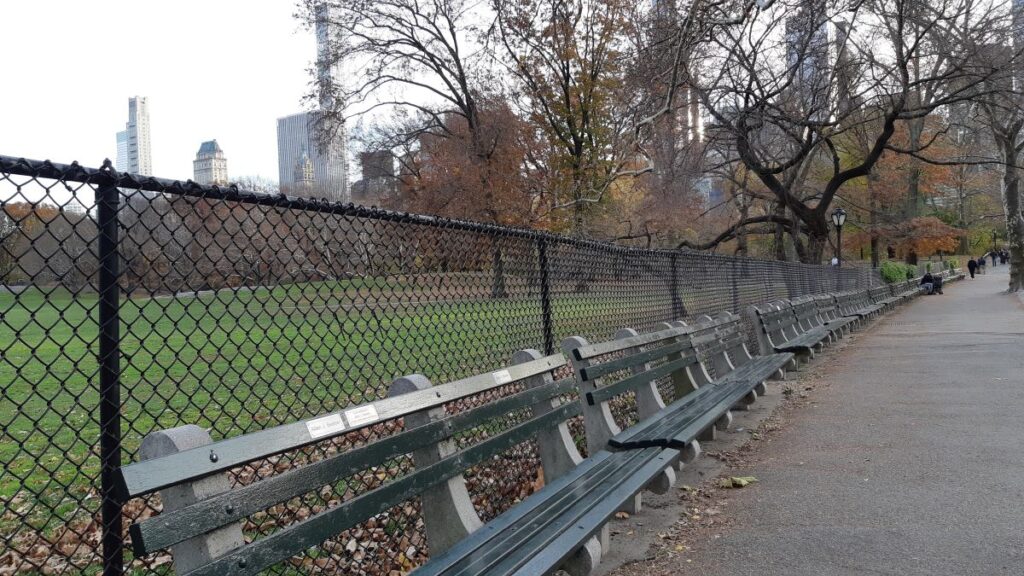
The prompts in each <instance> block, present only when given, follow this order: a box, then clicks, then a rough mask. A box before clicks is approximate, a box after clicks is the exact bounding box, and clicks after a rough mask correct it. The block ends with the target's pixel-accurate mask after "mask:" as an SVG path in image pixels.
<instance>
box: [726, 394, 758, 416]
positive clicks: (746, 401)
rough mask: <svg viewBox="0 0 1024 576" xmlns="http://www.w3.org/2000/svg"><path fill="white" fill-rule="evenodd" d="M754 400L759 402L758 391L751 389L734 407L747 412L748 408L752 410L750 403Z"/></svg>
mask: <svg viewBox="0 0 1024 576" xmlns="http://www.w3.org/2000/svg"><path fill="white" fill-rule="evenodd" d="M754 402H757V392H755V391H753V390H751V391H750V392H747V395H746V396H744V397H743V398H742V399H741V400H740V401H739V402H737V403H736V404H735V405H734V406H733V407H732V409H733V410H739V411H740V412H746V411H747V410H750V405H751V404H753V403H754Z"/></svg>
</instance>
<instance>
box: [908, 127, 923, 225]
mask: <svg viewBox="0 0 1024 576" xmlns="http://www.w3.org/2000/svg"><path fill="white" fill-rule="evenodd" d="M907 125H908V126H907V129H908V138H909V143H908V148H910V149H911V150H917V149H918V148H920V146H921V134H922V133H924V118H916V119H914V120H910V121H908V122H907ZM920 212H921V161H920V160H918V159H917V158H915V157H913V156H911V157H909V158H908V159H907V205H906V209H905V210H904V217H905V219H906V220H910V219H911V218H917V217H918V216H920V215H921V214H920Z"/></svg>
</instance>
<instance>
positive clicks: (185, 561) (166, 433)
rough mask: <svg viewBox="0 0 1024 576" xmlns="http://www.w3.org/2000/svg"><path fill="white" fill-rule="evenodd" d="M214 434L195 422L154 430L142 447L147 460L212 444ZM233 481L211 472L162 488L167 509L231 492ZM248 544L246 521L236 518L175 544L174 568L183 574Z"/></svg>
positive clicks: (173, 550) (173, 553)
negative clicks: (207, 474) (245, 530)
mask: <svg viewBox="0 0 1024 576" xmlns="http://www.w3.org/2000/svg"><path fill="white" fill-rule="evenodd" d="M212 443H213V439H211V438H210V434H209V433H208V432H207V431H206V430H204V429H203V428H200V427H199V426H196V425H193V424H187V425H185V426H179V427H177V428H171V429H170V430H157V431H155V432H150V433H149V434H147V435H146V437H145V438H143V439H142V446H141V447H140V448H139V452H140V455H141V456H142V459H143V460H149V459H151V458H159V457H161V456H167V455H168V454H176V453H178V452H181V451H184V450H189V449H193V448H198V447H201V446H205V445H207V444H212ZM230 489H231V482H230V481H229V480H228V476H227V474H211V475H209V476H206V477H204V478H199V479H198V480H194V481H192V482H186V483H183V484H179V485H178V486H173V487H171V488H165V489H163V490H161V491H160V497H161V499H162V500H163V503H164V510H165V511H167V512H170V511H172V510H177V509H179V508H184V507H186V506H190V505H192V504H195V503H196V502H199V501H201V500H205V499H206V498H209V497H211V496H215V495H217V494H221V493H224V492H227V491H229V490H230ZM244 544H245V538H244V537H243V536H242V523H241V522H235V523H233V524H228V525H227V526H224V527H222V528H218V529H216V530H214V531H212V532H209V533H207V534H205V535H203V536H196V537H195V538H190V539H188V540H185V541H184V542H181V543H179V544H175V545H174V546H171V555H172V556H173V558H174V569H175V571H177V572H178V573H179V574H184V573H186V572H189V571H192V570H195V569H196V568H199V567H201V566H203V565H204V564H206V563H207V562H210V561H211V560H213V559H214V558H218V557H220V556H223V555H225V554H227V553H228V552H231V551H232V550H234V549H236V548H238V547H240V546H242V545H244Z"/></svg>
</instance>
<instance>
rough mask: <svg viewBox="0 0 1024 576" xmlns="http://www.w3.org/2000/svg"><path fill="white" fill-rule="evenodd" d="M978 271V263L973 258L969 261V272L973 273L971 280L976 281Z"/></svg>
mask: <svg viewBox="0 0 1024 576" xmlns="http://www.w3.org/2000/svg"><path fill="white" fill-rule="evenodd" d="M977 269H978V261H977V260H975V259H974V258H971V259H970V260H968V261H967V271H968V272H970V273H971V280H974V271H975V270H977Z"/></svg>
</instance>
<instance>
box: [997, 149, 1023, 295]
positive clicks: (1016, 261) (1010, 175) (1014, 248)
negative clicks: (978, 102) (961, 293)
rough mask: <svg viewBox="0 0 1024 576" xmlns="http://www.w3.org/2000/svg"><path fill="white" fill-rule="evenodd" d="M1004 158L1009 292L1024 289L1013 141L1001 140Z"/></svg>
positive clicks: (1020, 207)
mask: <svg viewBox="0 0 1024 576" xmlns="http://www.w3.org/2000/svg"><path fill="white" fill-rule="evenodd" d="M1000 145H1001V148H1002V151H1003V160H1004V162H1005V163H1006V168H1005V171H1004V172H1003V207H1004V208H1005V210H1006V238H1007V244H1009V250H1010V282H1009V286H1008V287H1007V291H1008V292H1018V291H1020V290H1024V216H1022V214H1021V209H1022V206H1021V188H1020V169H1019V168H1017V167H1016V166H1015V165H1016V160H1017V151H1016V149H1015V147H1014V142H1013V141H1004V142H1000Z"/></svg>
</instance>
